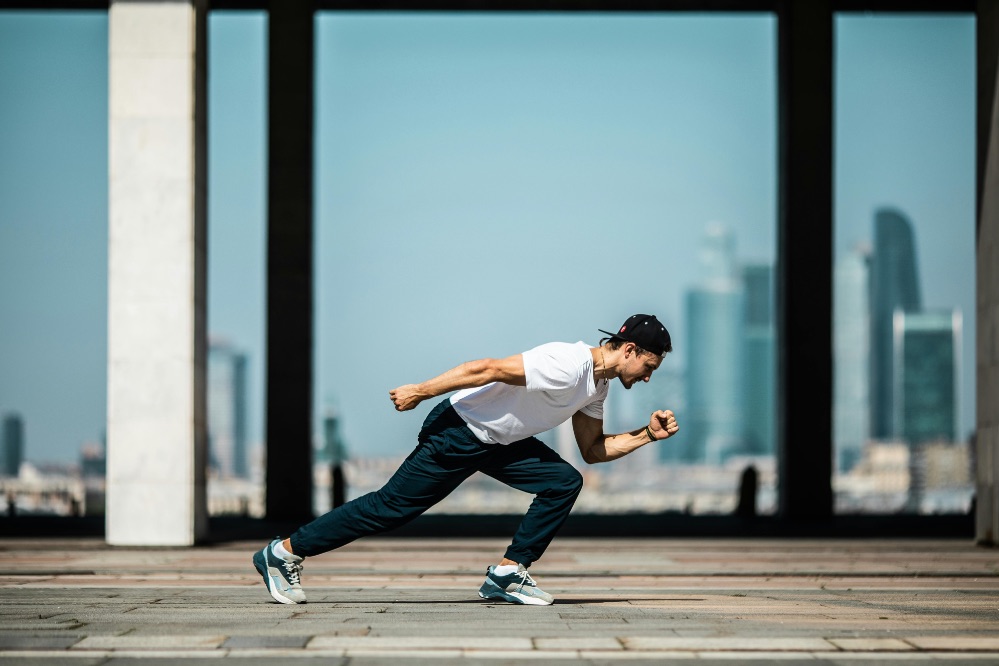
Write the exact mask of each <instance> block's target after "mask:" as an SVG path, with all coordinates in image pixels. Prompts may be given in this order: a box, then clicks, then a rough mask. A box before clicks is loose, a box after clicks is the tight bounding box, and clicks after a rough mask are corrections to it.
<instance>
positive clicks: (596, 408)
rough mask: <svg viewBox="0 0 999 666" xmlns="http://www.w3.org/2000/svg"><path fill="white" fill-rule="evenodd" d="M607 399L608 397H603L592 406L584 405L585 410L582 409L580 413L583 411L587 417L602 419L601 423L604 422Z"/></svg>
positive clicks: (591, 404)
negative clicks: (605, 399)
mask: <svg viewBox="0 0 999 666" xmlns="http://www.w3.org/2000/svg"><path fill="white" fill-rule="evenodd" d="M605 397H607V396H606V395H603V396H601V397H600V398H598V399H596V400H594V401H593V402H591V403H590V404H588V405H584V406H583V408H582V409H580V410H579V411H581V412H582V413H584V414H586V415H587V416H589V417H591V418H595V419H600V420H601V421H603V420H604V398H605Z"/></svg>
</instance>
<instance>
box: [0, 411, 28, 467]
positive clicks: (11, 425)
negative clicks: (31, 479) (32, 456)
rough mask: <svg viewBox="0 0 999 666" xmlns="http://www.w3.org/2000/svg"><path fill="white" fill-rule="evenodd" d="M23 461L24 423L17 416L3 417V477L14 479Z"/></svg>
mask: <svg viewBox="0 0 999 666" xmlns="http://www.w3.org/2000/svg"><path fill="white" fill-rule="evenodd" d="M23 460H24V421H23V420H21V417H20V416H19V415H17V414H7V415H6V416H4V417H3V469H2V470H0V471H2V473H3V476H9V477H16V476H17V475H18V473H19V472H20V471H21V462H22V461H23Z"/></svg>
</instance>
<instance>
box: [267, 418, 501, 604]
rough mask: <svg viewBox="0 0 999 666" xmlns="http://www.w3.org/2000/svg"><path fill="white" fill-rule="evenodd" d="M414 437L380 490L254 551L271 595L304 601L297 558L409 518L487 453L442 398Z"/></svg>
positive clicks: (284, 600)
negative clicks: (414, 444) (407, 452)
mask: <svg viewBox="0 0 999 666" xmlns="http://www.w3.org/2000/svg"><path fill="white" fill-rule="evenodd" d="M419 440H420V444H419V445H418V446H417V447H416V449H415V450H414V451H413V452H412V453H411V454H410V455H409V457H408V458H406V460H405V461H404V462H403V464H402V465H401V466H400V467H399V469H398V470H397V471H396V472H395V474H393V475H392V478H391V479H389V481H388V483H386V484H385V486H384V487H382V488H381V489H380V490H378V491H376V492H373V493H368V494H367V495H364V496H363V497H359V498H357V499H355V500H352V501H350V502H347V503H346V504H344V505H343V506H340V507H337V508H336V509H334V510H333V511H330V512H329V513H327V514H325V515H323V516H320V517H319V518H317V519H316V520H314V521H312V522H311V523H309V524H307V525H305V526H303V527H301V528H299V529H298V530H297V531H296V532H295V533H294V534H292V535H291V537H290V538H289V539H286V540H285V541H284V542H281V541H279V540H275V541H273V542H271V544H270V545H268V546H266V547H265V548H264V549H263V550H262V551H259V552H258V553H256V554H255V555H254V558H253V563H254V566H255V567H256V569H257V571H258V572H260V573H261V575H262V576H263V577H264V581H265V583H266V584H267V588H268V591H269V592H270V593H271V596H272V597H273V598H274V599H276V600H277V601H280V602H282V603H302V602H304V601H305V594H304V592H302V590H301V585H300V582H299V574H300V572H301V562H302V558H304V557H308V556H313V555H319V554H320V553H324V552H326V551H329V550H333V549H334V548H339V547H340V546H343V545H345V544H348V543H350V542H351V541H354V540H355V539H357V538H359V537H362V536H367V535H371V534H377V533H379V532H384V531H386V530H389V529H392V528H394V527H398V526H400V525H402V524H404V523H406V522H409V521H410V520H412V519H414V518H416V517H417V516H419V515H420V514H421V513H423V512H424V511H426V510H427V509H429V508H430V507H431V506H433V505H434V504H436V503H437V502H439V501H440V500H442V499H443V498H444V497H446V496H447V495H448V494H450V493H451V492H452V491H453V490H454V489H455V488H456V487H457V486H458V485H460V484H461V482H462V481H464V480H465V479H466V478H468V477H469V476H470V475H471V474H472V473H473V472H475V470H476V468H477V461H478V460H480V459H481V458H483V457H484V456H486V455H487V453H488V451H487V450H486V449H485V448H483V446H482V445H481V444H480V443H479V442H478V440H475V438H474V435H472V433H471V431H470V430H468V428H467V427H465V425H464V422H463V421H461V419H460V418H458V416H457V414H456V413H455V412H454V410H453V409H451V406H450V402H449V401H447V400H445V401H444V402H442V403H441V404H440V405H438V406H437V407H436V408H435V409H434V410H433V411H432V412H431V413H430V415H429V416H428V417H427V419H426V421H425V422H424V425H423V429H422V430H421V431H420V436H419Z"/></svg>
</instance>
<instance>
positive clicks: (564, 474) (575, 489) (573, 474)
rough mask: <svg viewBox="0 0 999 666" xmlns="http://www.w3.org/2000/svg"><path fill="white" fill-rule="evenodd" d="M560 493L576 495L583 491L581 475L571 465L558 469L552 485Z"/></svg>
mask: <svg viewBox="0 0 999 666" xmlns="http://www.w3.org/2000/svg"><path fill="white" fill-rule="evenodd" d="M554 486H555V488H557V489H558V490H559V491H560V492H562V493H565V494H570V493H571V494H573V495H578V494H579V491H581V490H582V489H583V475H582V474H580V473H579V470H577V469H576V468H575V467H573V466H572V465H570V464H568V463H566V464H564V465H562V466H561V467H560V469H559V476H558V479H557V480H556V483H555V484H554Z"/></svg>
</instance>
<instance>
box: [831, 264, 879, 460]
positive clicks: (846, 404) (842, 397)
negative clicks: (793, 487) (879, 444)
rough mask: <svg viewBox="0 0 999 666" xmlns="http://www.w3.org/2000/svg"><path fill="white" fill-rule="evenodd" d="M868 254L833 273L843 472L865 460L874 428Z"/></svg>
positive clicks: (836, 420) (836, 425)
mask: <svg viewBox="0 0 999 666" xmlns="http://www.w3.org/2000/svg"><path fill="white" fill-rule="evenodd" d="M868 255H869V251H868V250H866V249H865V248H862V247H856V248H854V249H853V250H851V251H850V252H848V253H847V254H845V255H844V256H843V257H841V258H840V260H839V261H838V263H837V265H836V268H835V271H834V274H833V285H834V287H833V315H834V316H833V442H834V445H835V447H834V450H835V456H836V468H837V469H838V470H839V471H841V472H848V471H850V469H852V468H853V467H854V466H855V465H856V464H857V463H859V462H860V459H861V456H862V453H863V449H864V443H865V442H866V441H867V439H868V437H869V435H870V432H871V427H870V419H871V416H870V369H871V360H870V355H871V352H870V335H871V323H870V302H869V295H870V286H869V280H868V262H869V260H870V259H869V256H868Z"/></svg>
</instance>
